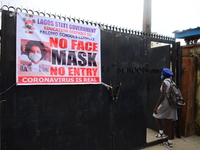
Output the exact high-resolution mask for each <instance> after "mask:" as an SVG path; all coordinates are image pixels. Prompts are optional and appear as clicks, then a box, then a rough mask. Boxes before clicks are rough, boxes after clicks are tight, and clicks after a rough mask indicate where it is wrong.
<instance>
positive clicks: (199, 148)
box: [140, 129, 200, 150]
mask: <svg viewBox="0 0 200 150" xmlns="http://www.w3.org/2000/svg"><path fill="white" fill-rule="evenodd" d="M156 134H157V133H156V132H155V131H153V130H150V129H147V135H148V136H147V142H152V141H155V140H156V139H155V135H156ZM167 149H168V148H166V147H164V146H163V144H162V143H160V144H157V145H154V146H150V147H146V148H143V149H140V150H167ZM173 150H200V136H196V135H193V136H190V137H183V136H182V137H181V138H176V137H175V139H173Z"/></svg>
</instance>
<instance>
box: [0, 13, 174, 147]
mask: <svg viewBox="0 0 200 150" xmlns="http://www.w3.org/2000/svg"><path fill="white" fill-rule="evenodd" d="M9 14H10V12H8V11H3V12H2V15H3V16H2V31H1V39H2V40H1V43H2V49H1V50H2V53H1V62H0V71H1V78H0V84H1V86H0V91H3V90H5V89H7V88H8V87H9V86H10V85H12V84H13V83H15V65H16V64H15V61H16V60H15V51H16V50H15V49H16V32H15V31H16V29H15V21H16V18H15V16H13V17H10V16H9ZM109 28H110V27H108V28H107V29H105V30H103V31H102V32H101V51H102V53H101V56H102V80H103V82H104V83H106V84H109V85H110V86H112V87H113V88H112V90H108V89H107V88H106V87H104V86H102V85H70V86H69V85H67V86H15V87H12V88H11V89H10V90H9V91H7V92H6V93H4V94H2V95H1V100H3V99H4V100H6V101H4V102H1V103H2V104H1V112H2V113H1V122H2V123H1V131H2V132H1V138H2V143H1V145H2V149H3V150H4V149H5V150H6V149H9V150H17V149H19V150H27V149H29V150H40V149H41V150H51V149H52V150H65V149H67V150H80V149H81V150H94V149H95V150H133V149H136V148H137V147H141V146H143V145H144V144H145V143H146V127H147V123H148V126H149V127H151V126H152V128H154V127H155V126H154V125H153V124H154V122H152V118H150V114H152V111H153V110H151V108H152V107H153V105H154V103H155V102H156V101H157V97H158V94H157V93H158V91H159V87H160V83H161V81H160V70H161V69H162V68H163V67H169V58H170V57H169V46H166V47H160V48H157V49H148V47H147V45H148V43H149V41H150V40H151V38H150V37H149V38H148V37H147V36H143V35H141V34H139V33H138V34H137V33H135V34H133V33H131V32H128V31H124V30H123V31H122V30H121V31H114V29H111V28H110V29H109ZM152 39H153V40H156V38H152ZM158 40H160V39H159V38H158ZM160 41H162V40H160ZM164 41H165V42H169V43H174V40H169V39H167V40H164ZM77 91H78V93H77ZM112 92H113V93H112ZM147 106H148V107H147ZM149 106H150V107H149ZM147 108H148V109H147Z"/></svg>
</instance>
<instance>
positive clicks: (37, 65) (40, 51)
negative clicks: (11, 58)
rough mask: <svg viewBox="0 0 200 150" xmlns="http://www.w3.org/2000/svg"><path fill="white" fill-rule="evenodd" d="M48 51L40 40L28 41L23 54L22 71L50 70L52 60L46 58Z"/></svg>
mask: <svg viewBox="0 0 200 150" xmlns="http://www.w3.org/2000/svg"><path fill="white" fill-rule="evenodd" d="M46 55H47V51H46V50H45V46H44V44H43V43H42V42H40V41H28V42H27V43H26V45H25V47H24V51H23V53H22V55H21V60H22V61H21V65H20V71H24V72H49V68H50V62H49V61H47V60H45V59H44V58H46Z"/></svg>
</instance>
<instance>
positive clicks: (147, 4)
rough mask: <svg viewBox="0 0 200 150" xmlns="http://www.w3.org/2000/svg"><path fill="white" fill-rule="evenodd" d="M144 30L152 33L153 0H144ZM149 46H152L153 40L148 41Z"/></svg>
mask: <svg viewBox="0 0 200 150" xmlns="http://www.w3.org/2000/svg"><path fill="white" fill-rule="evenodd" d="M142 32H143V33H147V34H150V33H151V0H144V8H143V28H142ZM147 48H151V41H147Z"/></svg>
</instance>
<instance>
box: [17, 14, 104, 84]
mask: <svg viewBox="0 0 200 150" xmlns="http://www.w3.org/2000/svg"><path fill="white" fill-rule="evenodd" d="M16 30H17V38H16V40H17V41H16V44H17V45H16V57H17V58H16V61H17V62H16V80H17V84H18V85H59V84H100V83H101V47H100V46H101V45H100V29H99V28H98V27H95V26H89V25H85V24H78V23H74V22H67V21H62V20H58V19H54V18H47V17H43V16H37V15H30V14H25V13H18V14H17V29H16Z"/></svg>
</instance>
